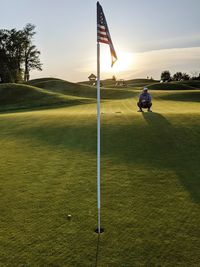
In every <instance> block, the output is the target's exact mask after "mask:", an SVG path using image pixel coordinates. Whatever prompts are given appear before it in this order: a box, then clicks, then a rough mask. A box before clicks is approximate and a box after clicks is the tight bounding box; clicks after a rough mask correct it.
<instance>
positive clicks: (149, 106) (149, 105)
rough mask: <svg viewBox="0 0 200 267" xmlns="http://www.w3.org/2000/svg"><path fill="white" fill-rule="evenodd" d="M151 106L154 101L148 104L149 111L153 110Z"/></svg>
mask: <svg viewBox="0 0 200 267" xmlns="http://www.w3.org/2000/svg"><path fill="white" fill-rule="evenodd" d="M151 106H152V103H151V102H149V103H148V104H147V108H148V111H150V112H151Z"/></svg>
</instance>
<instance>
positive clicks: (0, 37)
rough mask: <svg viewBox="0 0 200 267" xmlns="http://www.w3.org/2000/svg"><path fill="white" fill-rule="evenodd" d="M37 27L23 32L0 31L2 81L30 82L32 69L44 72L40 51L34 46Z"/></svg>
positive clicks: (25, 28) (28, 26)
mask: <svg viewBox="0 0 200 267" xmlns="http://www.w3.org/2000/svg"><path fill="white" fill-rule="evenodd" d="M35 33H36V32H35V26H34V25H32V24H27V25H26V26H25V27H24V28H23V29H22V30H16V29H11V30H6V29H0V81H1V82H21V81H28V80H29V78H30V71H31V70H32V69H37V70H42V64H41V62H40V58H39V56H40V51H38V49H37V48H36V46H35V45H34V44H33V36H34V35H35Z"/></svg>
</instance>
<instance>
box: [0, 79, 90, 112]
mask: <svg viewBox="0 0 200 267" xmlns="http://www.w3.org/2000/svg"><path fill="white" fill-rule="evenodd" d="M88 102H90V101H89V99H87V98H80V97H76V96H66V95H63V94H60V93H59V92H52V91H46V90H43V89H40V88H38V87H35V86H31V85H25V84H14V83H8V84H0V111H6V110H16V109H28V108H38V107H39V108H40V107H52V106H59V105H75V104H80V103H88Z"/></svg>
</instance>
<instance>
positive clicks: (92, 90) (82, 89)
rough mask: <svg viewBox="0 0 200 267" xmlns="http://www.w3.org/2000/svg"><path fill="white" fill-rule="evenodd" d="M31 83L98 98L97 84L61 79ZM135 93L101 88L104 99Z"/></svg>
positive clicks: (66, 93) (64, 92)
mask: <svg viewBox="0 0 200 267" xmlns="http://www.w3.org/2000/svg"><path fill="white" fill-rule="evenodd" d="M29 84H34V85H35V86H37V87H39V88H42V89H45V90H48V91H51V92H57V93H61V94H64V95H71V96H78V97H86V98H93V99H96V96H97V89H96V87H95V86H90V85H87V84H78V83H71V82H68V81H64V80H61V79H48V78H44V79H37V80H32V81H30V82H29ZM133 95H134V93H133V92H130V91H128V90H125V89H106V88H101V98H102V99H121V98H128V97H132V96H133Z"/></svg>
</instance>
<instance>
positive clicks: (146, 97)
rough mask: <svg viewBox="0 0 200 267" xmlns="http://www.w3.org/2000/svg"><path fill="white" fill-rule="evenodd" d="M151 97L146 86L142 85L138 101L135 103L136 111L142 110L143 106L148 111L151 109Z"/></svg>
mask: <svg viewBox="0 0 200 267" xmlns="http://www.w3.org/2000/svg"><path fill="white" fill-rule="evenodd" d="M151 100H152V98H151V95H150V94H149V93H148V88H146V87H144V88H143V90H142V93H141V94H140V96H139V102H138V103H137V105H138V107H139V109H138V112H143V110H142V109H143V108H147V109H148V111H149V112H152V111H151V106H152V102H151Z"/></svg>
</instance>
